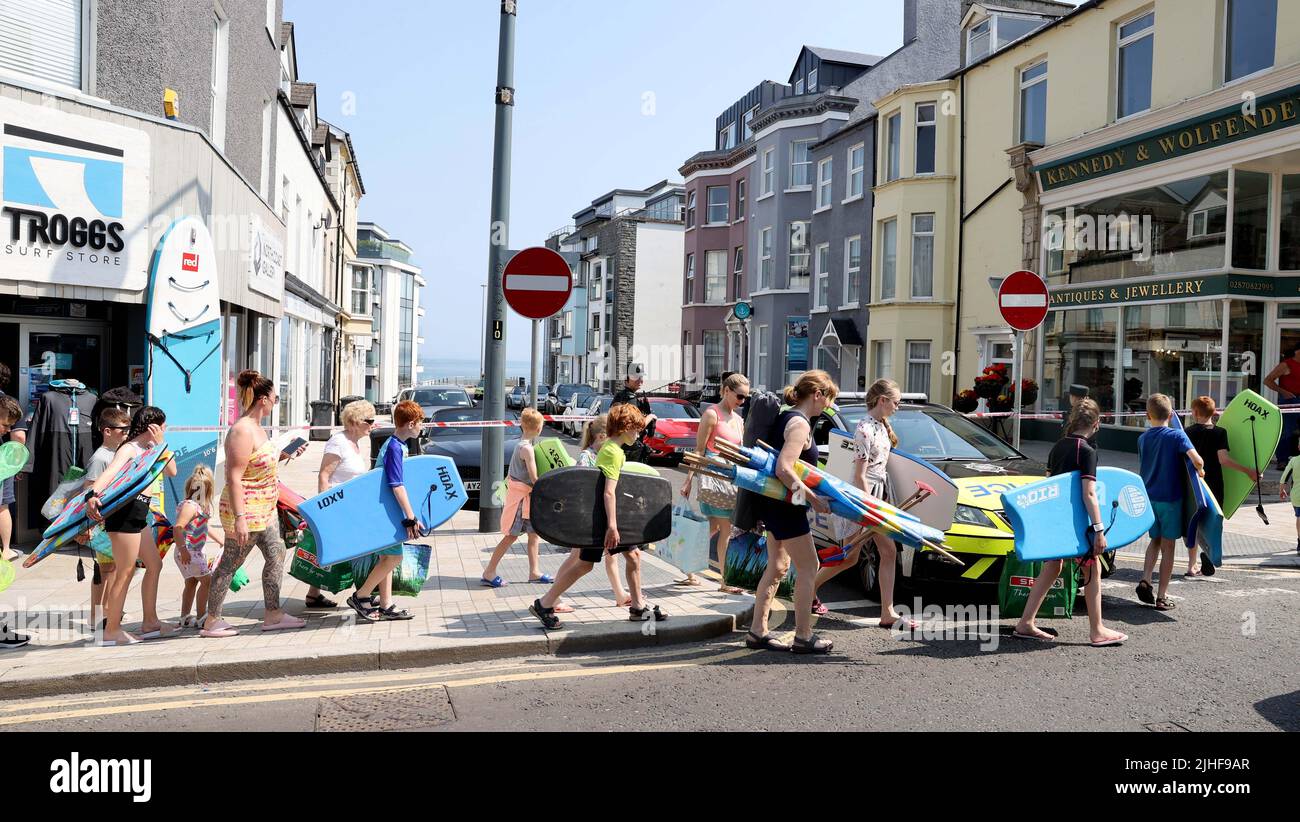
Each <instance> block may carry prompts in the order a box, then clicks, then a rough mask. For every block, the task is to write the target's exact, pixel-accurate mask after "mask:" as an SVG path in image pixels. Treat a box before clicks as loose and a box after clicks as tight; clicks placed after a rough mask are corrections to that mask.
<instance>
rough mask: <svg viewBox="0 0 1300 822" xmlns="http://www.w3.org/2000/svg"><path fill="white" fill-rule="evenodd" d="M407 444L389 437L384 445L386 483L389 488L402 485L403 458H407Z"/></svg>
mask: <svg viewBox="0 0 1300 822" xmlns="http://www.w3.org/2000/svg"><path fill="white" fill-rule="evenodd" d="M405 450H406V443H404V442H402V441H401V440H399V439H398V438H397V437H389V438H388V442H387V443H385V444H384V482H385V483H387V484H388V487H389V488H393V487H396V486H398V485H401V484H402V458H403V457H405V453H404V452H405Z"/></svg>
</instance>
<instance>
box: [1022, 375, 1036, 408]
mask: <svg viewBox="0 0 1300 822" xmlns="http://www.w3.org/2000/svg"><path fill="white" fill-rule="evenodd" d="M1036 402H1038V383H1036V382H1034V381H1033V380H1028V379H1026V380H1021V381H1020V407H1021V408H1028V407H1029V406H1031V405H1033V404H1034V403H1036Z"/></svg>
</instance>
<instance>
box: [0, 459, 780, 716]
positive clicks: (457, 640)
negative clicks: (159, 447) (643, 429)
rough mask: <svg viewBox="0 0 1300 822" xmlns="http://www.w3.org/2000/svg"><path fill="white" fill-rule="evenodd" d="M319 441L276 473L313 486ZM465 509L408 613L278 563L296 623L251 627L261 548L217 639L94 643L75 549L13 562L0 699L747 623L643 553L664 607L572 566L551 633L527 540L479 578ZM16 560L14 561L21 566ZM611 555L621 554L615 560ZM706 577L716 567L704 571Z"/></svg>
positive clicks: (436, 551)
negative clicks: (325, 599)
mask: <svg viewBox="0 0 1300 822" xmlns="http://www.w3.org/2000/svg"><path fill="white" fill-rule="evenodd" d="M323 451H324V443H322V442H312V443H310V445H309V448H308V451H307V453H306V454H304V455H303V456H302V457H301V458H299V459H298V460H296V461H294V462H292V463H290V464H289V465H288V466H286V467H284V468H283V469H282V471H281V479H282V480H283V481H284V482H285V483H286V484H288V485H289V486H290V487H292V488H294V490H296V491H298V492H299V493H302V494H303V495H305V496H313V495H314V494H315V488H316V469H317V466H319V464H320V457H321V454H322V453H323ZM477 526H478V513H477V512H471V511H461V512H460V513H458V514H457V515H456V516H455V517H454V518H453V519H452V520H451V521H449V522H448V523H446V524H444V525H443V526H442V527H441V528H439V529H438V530H437V531H436V532H435V533H434V534H432V535H431V536H430V537H428V538H427V539H425V540H422V542H424V543H426V544H428V545H430V546H431V547H432V560H431V563H430V572H429V578H428V580H427V581H426V583H425V585H424V589H423V590H422V591H421V592H420V595H419V596H418V597H414V598H398V600H397V602H398V604H399V606H400V607H404V608H406V609H408V610H410V611H411V612H412V613H413V614H414V615H415V619H414V620H411V621H407V622H379V623H373V624H371V623H358V622H357V621H356V620H355V619H354V618H353V617H354V614H353V612H352V611H351V610H350V609H349V608H347V607H346V606H345V605H344V604H343V600H344V599H345V598H346V596H347V593H348V592H347V591H344V592H343V593H342V594H340V595H338V596H333V597H331V598H333V599H336V600H337V601H338V602H339V605H340V607H339V608H338V609H336V610H333V611H316V610H312V611H307V610H306V608H305V603H304V601H303V598H304V596H305V595H306V592H307V585H306V584H304V583H301V582H299V581H298V580H296V579H293V578H291V577H289V576H288V575H287V574H286V576H285V578H284V581H283V583H282V589H281V598H282V601H283V602H284V604H285V607H286V609H287V610H288V611H289V612H290V613H293V614H298V615H301V616H303V617H304V618H306V619H307V621H308V623H307V627H306V628H305V629H303V630H301V631H289V632H273V633H263V632H262V631H261V630H260V628H259V626H260V623H261V617H262V614H263V604H262V592H261V585H260V582H259V580H260V577H261V572H262V565H263V562H262V557H261V554H260V552H254V553H253V555H252V556H250V558H249V560H248V561H247V562H246V563H245V570H246V572H247V573H248V576H249V578H250V580H251V581H252V582H251V584H250V585H248V586H246V587H244V588H243V589H242V590H241V591H239V592H238V593H235V592H232V593H231V594H230V595H229V596H228V598H227V599H226V605H225V612H224V616H225V618H226V619H227V621H229V622H230V623H231V625H233V626H234V627H235V628H237V629H238V630H239V632H240V633H239V636H237V637H233V638H229V639H204V638H202V637H200V636H199V635H198V632H197V631H194V630H187V631H184V632H183V633H182V634H181V635H180V636H179V637H177V638H172V639H162V640H153V641H148V642H144V643H141V644H140V645H137V646H132V647H126V648H101V647H98V646H96V645H95V644H94V643H93V641H92V628H91V626H90V624H89V602H90V581H89V579H90V572H91V571H90V567H89V560H87V565H86V578H85V581H81V582H78V581H77V572H76V567H77V564H78V561H77V557H76V556H75V555H74V554H58V555H55V556H52V557H49V558H47V559H46V560H44V561H42V562H41V563H40V564H38V565H36V566H35V567H33V568H31V569H28V570H24V569H22V568H21V567H18V568H17V571H18V576H17V579H16V580H15V581H14V583H13V585H12V586H11V587H10V588H9V589H8V590H6V591H4V592H3V593H0V622H6V623H8V624H9V625H11V626H12V627H13V629H14V630H16V631H18V632H19V633H23V634H27V635H29V636H31V637H32V642H31V643H30V644H29V645H28V646H26V647H24V648H21V649H18V650H14V651H10V652H6V653H4V654H3V655H0V694H3V695H4V698H17V697H22V696H31V695H50V694H60V693H74V692H81V691H86V690H92V689H93V690H95V691H104V690H113V689H129V688H143V687H158V686H169V685H186V684H195V683H206V682H221V681H235V680H245V679H255V678H266V677H281V676H288V675H307V674H325V673H344V672H358V671H379V670H387V669H398V668H411V667H419V666H429V665H440V664H446V663H459V662H467V661H478V660H487V659H496V658H505V657H518V656H537V655H555V654H565V653H575V652H582V653H588V652H594V651H602V650H614V649H626V648H643V649H644V648H653V647H656V646H662V645H667V644H671V643H678V642H693V641H698V640H704V639H708V638H711V637H717V636H720V635H725V634H729V633H730V632H732V631H733V630H735V627H736V625H738V624H744V623H746V622H747V621H748V619H749V616H750V614H751V613H752V610H753V602H754V600H753V597H752V596H747V595H740V596H729V595H724V594H721V593H719V592H718V591H717V590H716V587H717V586H716V584H712V585H710V584H708V580H706V584H705V585H704V586H702V587H699V588H686V587H680V586H674V585H673V581H674V580H675V579H677V578H680V576H681V574H680V572H678V571H677V569H676V568H673V567H672V566H670V565H668V564H667V563H664V562H662V561H661V560H659V559H658V558H656V557H655V556H654V555H653V553H649V552H647V553H644V554H643V556H644V557H645V559H644V562H643V564H642V569H643V584H644V587H645V591H646V598H647V599H648V600H649V601H650V602H652V603H654V604H657V605H659V606H661V607H662V608H663V609H664V611H666V612H667V613H668V614H669V619H668V620H667V621H665V622H661V623H654V624H651V623H632V622H630V621H629V620H628V612H627V609H626V608H616V607H615V605H614V600H613V597H612V594H611V592H610V590H609V582H608V579H607V578H606V576H605V573H604V570H603V568H602V567H597V568H596V569H594V570H593V571H592V573H591V574H589V575H588V576H586V577H584V578H583V579H582V580H580V581H579V582H578V584H577V585H575V586H574V588H572V589H571V590H570V591H569V592H568V593H567V594H566V595H565V597H564V600H563V601H564V602H567V603H568V604H570V605H572V606H573V607H574V609H575V611H574V613H572V614H564V615H562V616H561V619H562V620H563V622H564V626H563V629H562V630H558V631H546V630H544V629H542V627H541V626H540V625H539V623H538V621H537V619H536V618H535V617H533V616H531V615H530V614H529V613H528V606H529V605H530V604H532V602H533V600H534V599H535V598H537V597H539V596H541V595H542V594H543V593H544V592H545V590H546V588H547V586H545V585H541V584H530V583H528V582H527V577H528V561H527V554H526V543H525V541H524V540H522V539H521V540H519V541H518V542H517V543H516V544H515V545H514V546H513V547H512V548H511V551H510V553H509V554H507V556H506V558H505V559H504V560H503V562H502V563H501V565H500V567H499V571H498V573H499V574H500V575H501V577H502V578H504V579H505V580H506V581H507V582H509V583H511V584H509V585H507V586H505V587H503V588H499V589H491V588H486V587H483V586H482V585H480V582H479V580H480V579H481V577H482V575H483V570H484V568H485V567H486V564H487V561H488V559H489V558H490V556H491V553H492V549H493V548H494V547H495V546H496V543H497V541H498V539H499V535H497V534H480V533H478V528H477ZM568 553H569V552H568V549H563V548H559V547H556V546H551V545H548V544H547V543H545V542H543V543H542V547H541V565H542V571H543V572H544V573H548V574H551V575H552V576H554V575H555V573H556V572H557V570H558V568H559V566H560V563H561V562H562V561H563V560H564V558H565V557H566V556H567V555H568ZM20 565H21V560H20V561H19V562H16V563H15V566H20ZM620 565H621V563H620ZM714 576H716V575H714ZM142 578H143V573H137V574H136V577H135V580H134V582H133V591H132V593H131V594H129V595H128V597H127V605H126V608H127V622H126V628H127V630H128V631H133V630H134V628H136V627H138V625H139V619H140V599H139V596H138V594H137V593H136V590H134V589H138V587H139V584H140V581H141V580H142ZM182 587H183V581H182V579H181V576H180V574H179V573H178V572H177V570H176V568H175V566H174V564H173V560H172V559H171V557H170V556H169V557H168V558H167V559H166V560H165V561H164V568H163V575H162V579H161V582H160V583H159V590H158V611H159V614H160V615H161V616H162V618H163V619H164V620H168V621H171V622H173V623H178V622H179V616H178V615H179V614H180V600H181V593H182Z"/></svg>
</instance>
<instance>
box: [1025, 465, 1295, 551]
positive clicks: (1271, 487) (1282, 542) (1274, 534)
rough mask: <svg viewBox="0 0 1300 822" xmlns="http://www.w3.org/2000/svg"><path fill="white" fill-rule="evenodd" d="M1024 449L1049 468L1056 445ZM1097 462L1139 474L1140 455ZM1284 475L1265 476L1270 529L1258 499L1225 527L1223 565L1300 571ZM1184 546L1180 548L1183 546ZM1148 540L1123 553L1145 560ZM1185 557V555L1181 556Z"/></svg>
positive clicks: (1293, 512)
mask: <svg viewBox="0 0 1300 822" xmlns="http://www.w3.org/2000/svg"><path fill="white" fill-rule="evenodd" d="M1022 445H1023V447H1022V448H1021V449H1020V450H1021V451H1023V452H1024V453H1025V455H1026V456H1029V457H1030V458H1032V459H1035V460H1038V461H1039V462H1041V463H1043V464H1046V463H1047V455H1048V452H1050V451H1051V450H1052V443H1049V442H1040V441H1037V440H1035V441H1025V442H1024V443H1023V444H1022ZM1097 461H1098V463H1100V464H1101V465H1109V466H1112V467H1115V468H1123V469H1124V470H1126V471H1132V472H1133V473H1135V474H1136V473H1138V467H1139V466H1138V455H1137V454H1130V453H1127V452H1122V451H1107V450H1105V449H1101V450H1099V451H1098V452H1097ZM1281 476H1282V472H1281V471H1277V470H1273V469H1271V468H1270V469H1269V470H1267V471H1265V472H1264V479H1263V483H1262V487H1263V490H1264V514H1265V515H1266V516H1267V517H1268V521H1269V523H1271V524H1269V525H1265V524H1264V522H1263V521H1262V520H1261V519H1260V518H1259V515H1258V514H1256V513H1255V497H1254V496H1252V497H1251V498H1250V499H1248V500H1247V501H1246V503H1245V504H1244V505H1242V506H1241V508H1240V509H1238V511H1237V513H1236V514H1235V515H1233V517H1232V519H1230V520H1228V521H1227V522H1225V523H1224V524H1223V561H1224V564H1225V565H1230V566H1238V567H1240V566H1247V567H1250V566H1254V567H1268V568H1300V555H1298V554H1296V550H1295V546H1296V530H1295V521H1296V516H1295V509H1294V508H1292V507H1291V504H1290V503H1288V502H1281V501H1280V500H1279V499H1278V496H1277V488H1278V480H1279V479H1280V478H1281ZM1181 544H1182V543H1181V542H1180V543H1179V545H1180V546H1181ZM1146 546H1147V543H1146V540H1143V541H1141V542H1136V543H1134V544H1132V545H1128V546H1125V547H1123V548H1121V549H1120V551H1119V552H1120V553H1121V554H1123V555H1125V556H1134V555H1136V556H1142V555H1144V554H1145V553H1146ZM1180 556H1181V554H1180Z"/></svg>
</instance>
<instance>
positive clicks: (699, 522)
mask: <svg viewBox="0 0 1300 822" xmlns="http://www.w3.org/2000/svg"><path fill="white" fill-rule="evenodd" d="M655 553H656V554H658V556H659V558H660V559H662V560H663V561H664V562H667V563H668V564H669V565H675V566H676V567H677V568H679V569H681V570H682V571H683V572H684V573H687V574H693V573H695V572H696V571H707V570H708V568H709V521H708V519H706V518H705V517H704V516H703V515H701V514H700V513H699V512H698V511H696V510H694V508H692V507H691V506H689V505H677V506H674V507H673V532H672V534H671V535H670V536H669V537H668V539H666V540H664V541H663V542H660V543H657V544H656V545H655Z"/></svg>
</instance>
